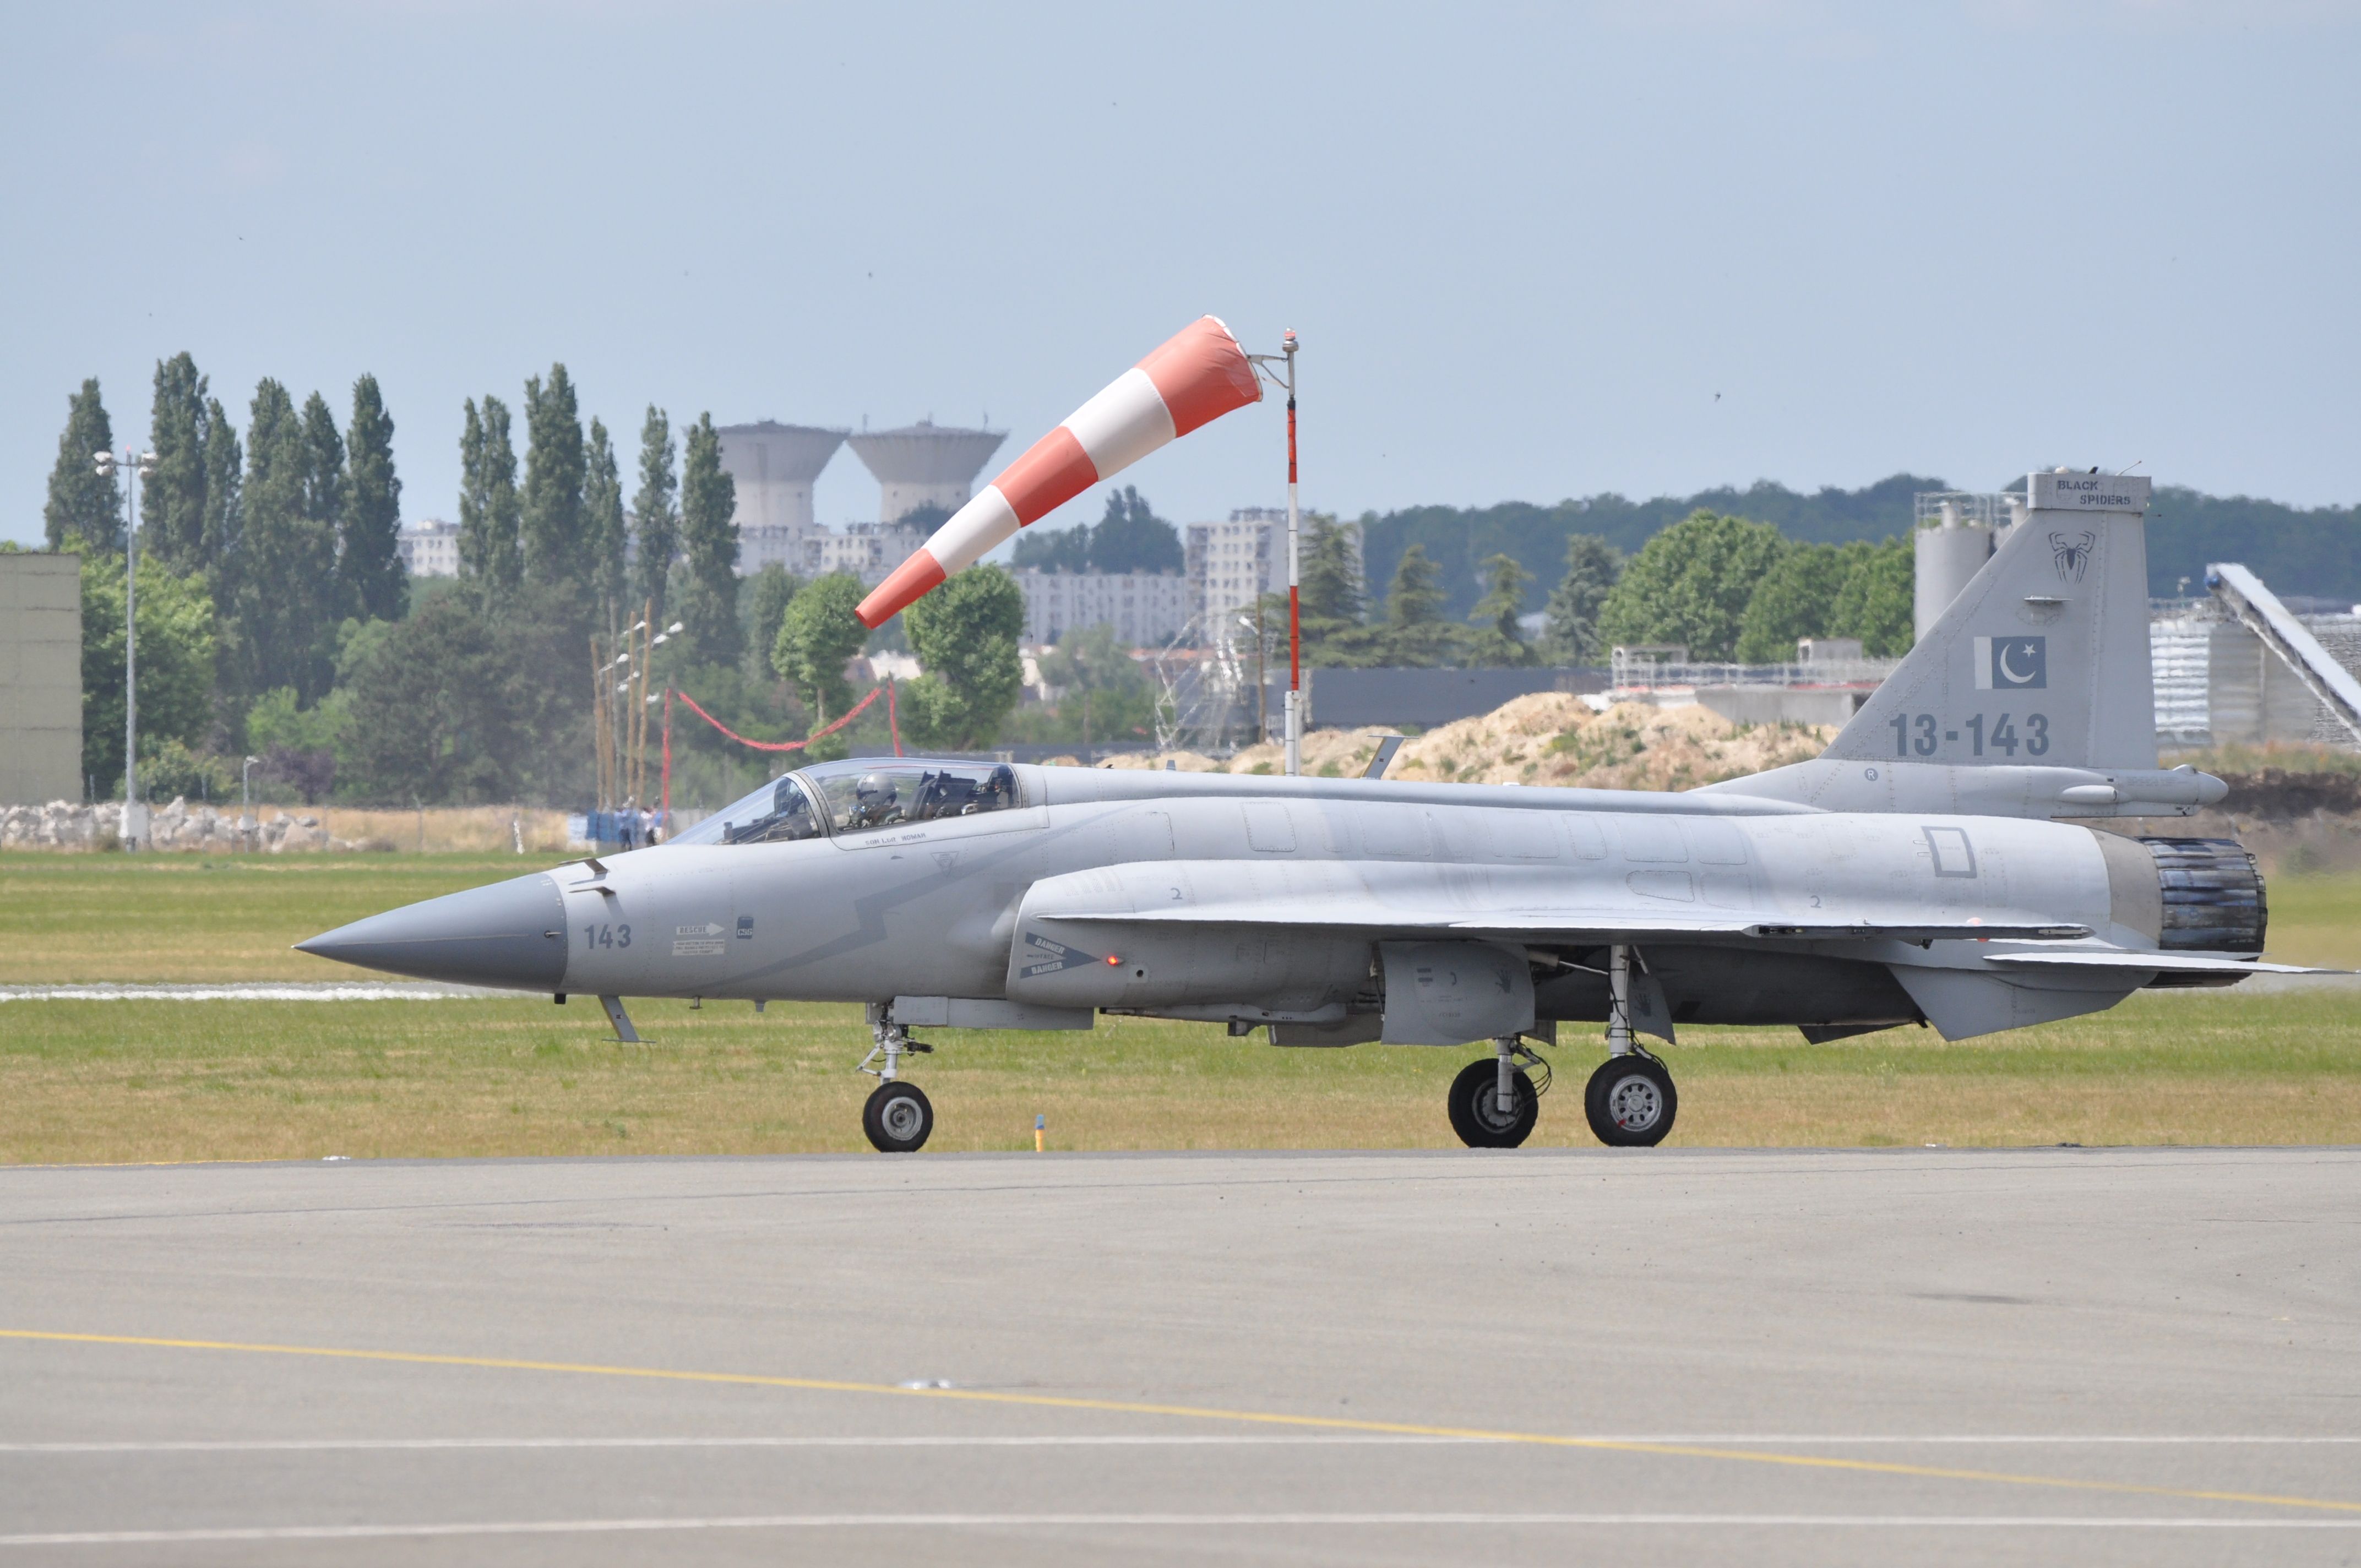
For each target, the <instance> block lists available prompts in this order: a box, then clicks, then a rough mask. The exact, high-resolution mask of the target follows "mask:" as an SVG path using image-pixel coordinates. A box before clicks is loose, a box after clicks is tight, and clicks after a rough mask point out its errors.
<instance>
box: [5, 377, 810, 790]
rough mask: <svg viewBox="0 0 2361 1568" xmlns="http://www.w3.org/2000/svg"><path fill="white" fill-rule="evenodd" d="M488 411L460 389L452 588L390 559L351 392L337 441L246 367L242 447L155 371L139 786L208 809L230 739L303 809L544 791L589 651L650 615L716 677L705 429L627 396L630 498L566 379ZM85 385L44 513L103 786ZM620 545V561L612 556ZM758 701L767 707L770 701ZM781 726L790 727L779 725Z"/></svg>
mask: <svg viewBox="0 0 2361 1568" xmlns="http://www.w3.org/2000/svg"><path fill="white" fill-rule="evenodd" d="M522 411H523V415H524V420H523V423H524V431H523V435H524V452H523V455H522V462H521V463H520V458H519V455H518V453H517V450H516V440H515V431H514V424H513V419H512V415H511V410H510V406H509V405H508V403H506V402H505V401H504V400H502V399H500V397H498V396H495V395H489V394H488V395H486V396H484V397H483V398H482V399H480V400H478V399H474V398H470V399H468V400H467V403H466V405H465V408H464V410H463V420H462V432H461V436H460V457H461V466H462V479H461V487H460V494H459V496H458V497H457V498H456V499H457V502H458V512H459V520H460V540H459V543H460V556H461V574H460V576H459V577H458V578H457V579H456V580H442V579H424V580H420V581H413V580H412V578H411V577H410V576H409V574H408V572H407V570H406V569H405V567H404V565H403V563H402V561H401V553H400V532H401V479H400V477H398V476H397V474H396V472H395V468H394V459H393V435H394V422H393V418H392V415H391V414H390V411H388V409H387V408H386V405H385V400H384V397H383V394H382V392H381V389H379V384H378V381H377V379H376V378H375V377H374V376H369V375H363V376H361V377H360V378H358V379H357V380H356V381H355V382H354V384H353V388H352V397H351V406H350V412H349V415H348V417H347V418H346V420H345V421H344V422H342V425H341V428H340V425H339V421H338V419H337V417H336V415H335V413H334V412H333V411H332V410H331V409H330V406H329V404H328V402H327V400H326V399H325V398H324V397H323V396H322V395H321V394H320V393H318V392H313V393H312V394H311V395H310V396H309V397H308V398H306V399H305V400H304V401H303V402H302V405H301V406H300V407H299V406H298V405H297V404H296V402H295V400H294V399H293V397H292V395H291V392H290V391H289V390H288V389H287V388H286V387H285V386H284V385H283V384H282V383H280V382H279V381H278V380H275V379H272V378H264V379H263V380H262V381H261V382H260V383H259V384H258V386H257V388H256V389H255V392H254V396H253V398H252V400H251V401H250V402H249V403H248V405H247V422H246V425H245V428H244V430H243V432H241V431H240V429H239V427H238V425H237V424H236V422H235V421H234V420H233V419H232V417H231V416H230V413H229V411H227V410H226V409H225V407H224V405H223V403H222V401H221V400H220V399H218V398H216V397H214V396H213V395H212V391H211V389H210V386H209V384H208V381H207V378H205V376H204V375H203V373H201V372H200V371H199V369H198V367H197V366H196V364H195V362H194V360H193V358H192V356H190V355H188V354H185V353H182V354H179V355H176V356H172V357H171V358H170V359H167V360H163V361H160V362H159V364H158V366H157V367H156V375H155V382H154V393H153V403H152V405H151V409H150V413H149V431H150V434H149V441H148V444H149V446H150V447H151V448H152V450H153V451H154V453H155V455H156V461H155V463H154V466H153V472H152V473H149V474H148V475H147V476H145V477H141V478H138V479H137V480H136V481H135V482H137V483H138V484H139V485H140V487H141V488H140V492H139V498H138V499H139V503H140V504H139V509H138V511H139V541H138V543H139V545H140V551H139V558H138V559H139V628H138V630H139V642H140V647H139V672H140V712H141V726H140V749H141V759H140V761H141V773H142V777H143V781H144V784H145V787H146V788H147V790H148V793H152V794H155V795H166V794H187V795H192V796H194V795H201V794H202V795H209V796H212V797H214V798H223V797H225V796H226V795H228V794H229V793H230V792H231V791H232V790H233V789H234V788H235V787H236V784H237V783H238V780H239V774H240V763H241V762H242V759H243V757H244V756H245V755H246V754H247V752H248V751H249V750H251V751H256V752H258V753H260V754H261V756H262V758H263V762H264V766H263V770H262V775H263V780H264V784H265V787H266V789H267V790H276V791H277V792H278V793H280V794H281V795H286V794H290V793H291V794H292V795H297V796H300V797H301V798H303V799H306V800H319V799H323V798H327V797H330V796H332V795H333V796H335V797H339V798H345V799H350V800H356V801H368V802H401V803H404V804H407V803H408V802H410V801H412V800H418V801H422V802H446V801H495V800H498V801H509V800H519V799H550V800H566V799H571V798H575V797H577V796H578V795H579V794H580V792H581V788H582V785H583V783H584V780H585V778H586V776H587V773H588V767H589V759H588V743H587V733H586V732H587V727H588V722H589V720H588V713H589V709H590V697H591V693H592V687H593V680H592V676H591V672H590V668H589V666H590V663H591V660H590V643H589V639H590V638H591V637H592V636H593V635H594V634H597V633H602V632H603V633H607V634H609V635H610V636H611V635H612V634H613V633H615V632H616V631H618V630H620V628H621V627H622V626H623V625H626V624H628V623H629V622H631V621H632V620H636V619H637V618H638V617H639V616H640V615H641V614H642V612H643V611H644V610H646V609H649V608H651V607H652V608H653V609H654V611H655V613H656V614H657V615H658V616H664V615H666V614H672V615H676V616H678V617H679V618H680V619H681V620H683V621H684V622H685V628H684V632H683V634H682V635H681V636H679V637H678V638H675V639H673V640H671V641H672V647H671V649H670V650H669V657H670V659H671V661H672V662H673V663H675V665H677V666H678V667H681V668H684V669H687V668H696V667H699V666H703V665H716V664H718V665H721V666H734V664H735V663H736V662H737V661H738V660H739V659H740V657H741V652H742V649H743V646H744V642H745V630H744V628H743V627H742V626H741V620H740V607H739V604H738V577H737V575H736V565H737V548H738V542H737V532H736V530H735V528H734V527H733V526H732V524H731V513H732V511H733V510H735V506H736V497H735V493H734V487H733V486H732V484H731V481H730V476H729V474H728V473H727V472H726V471H724V470H723V468H722V467H721V463H720V448H719V438H718V436H717V434H716V433H715V431H714V428H713V422H712V419H711V416H710V415H709V414H707V415H700V416H699V418H698V420H697V422H696V424H694V425H693V426H691V427H689V429H688V430H687V432H686V441H685V443H682V444H679V445H677V446H676V445H675V441H674V436H673V431H672V426H671V422H670V420H669V418H668V416H667V415H666V414H665V413H664V411H662V410H660V409H657V408H654V407H653V406H652V407H650V408H649V409H648V410H647V413H646V417H645V419H644V421H643V422H642V430H641V450H640V455H639V466H638V467H639V472H638V476H637V477H638V485H637V488H636V490H635V492H634V493H633V495H632V496H631V501H630V505H629V506H628V507H627V505H626V502H625V497H624V494H623V482H622V477H621V475H620V465H619V462H618V458H617V455H616V452H615V448H614V444H613V442H612V440H611V438H610V437H609V433H608V431H607V429H606V426H605V424H604V423H603V422H602V421H600V420H598V418H595V417H594V418H592V419H591V420H590V421H589V422H588V428H587V430H586V429H585V427H584V424H583V421H582V418H581V412H580V409H579V406H578V398H577V390H576V388H575V384H574V382H573V380H572V378H571V377H570V376H569V375H568V374H567V372H566V367H565V366H564V365H563V364H558V365H553V366H552V367H550V371H549V373H548V375H547V376H546V377H545V378H544V377H539V376H536V377H533V378H528V379H527V380H526V382H525V384H524V396H523V399H522ZM114 445H115V433H114V428H113V422H112V420H111V418H110V416H109V414H108V412H107V410H106V406H105V403H104V399H103V397H102V395H101V390H100V388H99V384H98V382H97V380H96V379H95V378H93V379H90V380H86V381H85V382H83V383H82V387H81V389H79V390H78V391H76V392H75V393H74V394H72V395H71V397H70V399H69V400H68V407H67V419H66V425H65V428H64V430H63V432H62V433H60V437H59V442H58V458H57V463H56V466H55V467H54V469H53V470H52V472H51V475H50V477H49V495H48V500H47V503H46V505H45V507H44V518H43V521H44V532H45V535H46V540H47V543H48V544H49V547H50V548H51V549H59V550H67V551H71V552H73V553H75V554H80V555H81V556H82V600H83V605H82V610H83V613H82V632H83V657H82V666H83V668H82V677H83V679H82V686H83V728H82V733H83V753H84V754H83V760H82V761H83V772H84V773H85V775H86V776H87V777H88V778H89V779H90V781H91V784H92V787H93V789H94V790H97V791H99V792H101V793H104V792H106V791H107V790H109V789H111V788H115V787H119V785H120V783H121V778H122V773H123V753H122V747H123V729H122V718H123V668H124V646H123V644H124V630H123V615H124V576H125V570H124V568H125V561H126V554H125V545H126V539H125V536H124V529H125V523H126V507H125V501H126V497H125V494H124V491H123V488H122V487H123V483H124V481H123V479H121V478H119V477H117V476H116V475H115V474H113V473H106V474H102V473H100V472H99V471H98V470H97V469H96V466H95V465H94V464H93V454H95V453H96V452H98V451H100V450H111V449H112V448H113V447H114ZM634 555H636V562H634V560H633V557H634ZM772 706H773V707H777V706H778V705H777V704H776V703H774V704H773V705H772ZM774 717H778V718H791V717H792V716H791V715H785V714H781V715H775V716H774Z"/></svg>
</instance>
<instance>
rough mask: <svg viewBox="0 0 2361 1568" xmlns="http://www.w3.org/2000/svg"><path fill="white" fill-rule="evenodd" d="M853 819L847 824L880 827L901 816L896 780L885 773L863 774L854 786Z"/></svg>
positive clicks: (859, 826) (857, 826)
mask: <svg viewBox="0 0 2361 1568" xmlns="http://www.w3.org/2000/svg"><path fill="white" fill-rule="evenodd" d="M852 803H853V804H852V820H851V822H849V823H847V824H846V825H845V826H847V827H849V828H878V827H883V826H884V824H886V823H888V822H894V821H898V820H899V819H900V818H901V815H902V813H901V811H900V809H899V808H898V807H897V806H896V805H895V790H894V781H893V780H892V779H891V778H888V777H887V776H886V775H885V774H884V773H863V774H862V775H861V778H860V781H859V782H858V783H856V784H854V785H853V786H852Z"/></svg>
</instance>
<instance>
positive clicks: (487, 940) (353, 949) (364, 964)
mask: <svg viewBox="0 0 2361 1568" xmlns="http://www.w3.org/2000/svg"><path fill="white" fill-rule="evenodd" d="M295 948H296V950H297V951H298V952H305V953H311V954H313V955H314V956H315V957H318V958H324V959H335V960H336V961H337V962H339V963H347V964H357V965H359V966H360V967H361V968H363V969H375V970H388V971H389V972H390V973H393V974H406V975H414V976H416V977H417V978H419V979H421V980H442V981H454V982H456V983H459V984H466V985H506V986H514V987H516V988H517V989H519V990H521V991H555V990H557V989H558V988H559V987H560V985H561V983H562V982H563V981H564V980H565V978H566V905H565V900H564V898H563V896H562V895H561V894H559V892H558V890H557V882H556V879H555V878H554V877H552V876H550V875H549V874H548V873H546V872H539V873H536V874H534V875H533V876H522V877H517V878H515V879H514V880H512V881H510V882H502V883H493V884H492V885H491V886H489V887H476V888H469V889H468V890H467V892H465V893H454V894H445V895H444V896H443V897H441V898H430V899H427V900H426V901H425V902H423V903H422V904H412V905H405V906H404V907H402V908H401V909H393V910H388V911H387V912H386V913H385V914H383V915H372V916H369V917H368V919H366V920H356V921H354V922H353V923H352V924H351V925H349V926H339V927H336V928H335V930H333V931H328V932H324V933H323V934H321V935H320V936H317V937H314V938H312V939H311V940H310V941H308V942H298V943H296V944H295Z"/></svg>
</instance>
